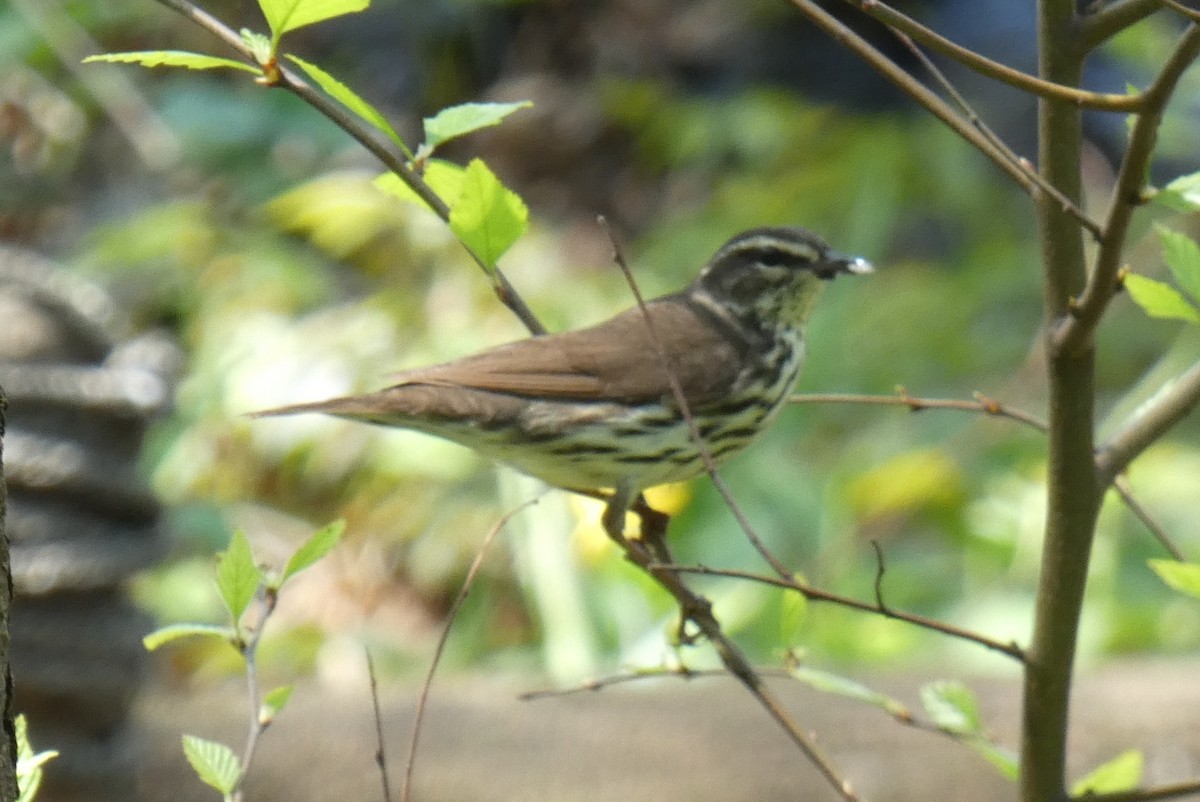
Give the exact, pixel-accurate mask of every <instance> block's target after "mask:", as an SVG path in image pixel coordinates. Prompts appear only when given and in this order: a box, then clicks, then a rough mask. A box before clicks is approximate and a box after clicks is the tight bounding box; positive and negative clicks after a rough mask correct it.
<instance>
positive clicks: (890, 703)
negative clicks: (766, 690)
mask: <svg viewBox="0 0 1200 802" xmlns="http://www.w3.org/2000/svg"><path fill="white" fill-rule="evenodd" d="M788 673H789V674H791V675H792V676H793V677H795V678H796V679H798V680H800V681H801V682H803V683H804V684H805V685H808V686H809V687H812V688H816V689H817V690H818V691H823V692H825V693H832V694H837V695H838V696H845V697H848V698H850V699H856V700H858V701H860V702H866V703H867V704H869V705H873V706H875V707H878V708H881V709H883V710H885V711H887V712H888V713H889V714H891V715H893V716H896V717H897V718H902V719H911V718H912V711H911V710H909V709H908V706H907V705H905V704H904V703H903V702H901V701H899V700H897V699H893V698H892V697H890V696H888V695H887V694H884V693H880V692H879V691H876V690H873V689H871V688H868V687H867V686H866V685H863V684H862V683H860V682H856V681H855V680H852V679H850V678H849V677H844V676H842V675H840V674H831V673H829V672H827V671H819V670H817V669H815V668H808V667H807V666H795V667H793V668H791V669H789V670H788Z"/></svg>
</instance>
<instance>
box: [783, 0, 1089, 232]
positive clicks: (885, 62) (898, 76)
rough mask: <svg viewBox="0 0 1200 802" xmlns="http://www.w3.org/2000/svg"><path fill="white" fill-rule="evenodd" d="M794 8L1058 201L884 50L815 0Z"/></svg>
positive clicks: (796, 0)
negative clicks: (855, 31)
mask: <svg viewBox="0 0 1200 802" xmlns="http://www.w3.org/2000/svg"><path fill="white" fill-rule="evenodd" d="M788 1H789V2H790V3H791V5H793V6H794V7H795V8H796V9H797V10H799V11H800V12H801V13H803V14H804V15H805V16H807V17H808V18H809V19H810V20H812V21H813V23H815V24H816V25H817V26H818V27H819V28H821V29H822V30H823V31H825V32H826V33H827V34H829V36H830V37H832V38H833V39H834V40H835V41H837V42H840V43H841V44H842V45H844V46H846V47H847V48H849V49H850V50H852V51H853V52H854V53H855V54H856V55H857V56H858V57H859V58H861V59H862V60H863V61H864V62H866V63H867V64H868V65H870V66H871V67H873V68H874V69H875V70H876V71H877V72H878V73H880V74H881V75H882V76H883V77H884V78H886V79H887V80H889V81H891V82H892V83H893V84H895V85H896V86H897V87H898V88H899V89H900V90H901V91H903V92H904V93H905V94H906V95H908V96H909V97H911V98H912V99H913V100H915V101H916V102H917V103H919V104H920V105H922V106H924V107H925V109H926V110H927V111H928V112H930V113H931V114H932V115H933V116H935V117H937V118H938V119H939V120H941V121H942V122H943V123H945V124H946V125H947V126H949V127H950V129H951V130H953V131H954V132H955V133H957V134H958V135H959V136H961V137H962V138H963V139H965V140H967V142H969V143H970V144H972V145H974V146H975V148H976V149H977V150H979V152H980V153H982V154H983V155H984V156H986V157H988V158H989V159H991V161H992V163H993V164H995V165H996V166H997V167H999V168H1000V170H1001V171H1003V172H1004V173H1006V174H1007V175H1008V176H1009V178H1011V179H1012V180H1013V181H1015V182H1016V183H1017V185H1018V186H1020V187H1021V189H1022V190H1024V191H1025V192H1026V193H1027V194H1028V195H1029V196H1030V197H1032V198H1034V199H1035V200H1036V199H1037V198H1038V197H1039V196H1041V195H1042V194H1049V195H1050V196H1051V197H1053V198H1055V200H1056V201H1058V202H1059V203H1061V202H1062V201H1061V200H1060V198H1062V193H1061V192H1059V191H1058V190H1057V189H1056V188H1054V187H1052V185H1049V184H1047V183H1046V182H1045V181H1044V180H1042V178H1041V177H1040V176H1038V175H1037V174H1036V173H1035V172H1034V171H1032V170H1030V169H1028V168H1027V167H1025V166H1023V165H1021V164H1016V163H1013V162H1012V161H1011V160H1010V159H1009V158H1008V157H1007V156H1006V155H1005V154H1004V153H1003V152H1002V151H1000V150H998V149H997V148H996V147H995V145H993V144H992V143H991V142H989V141H988V139H987V137H985V136H983V135H982V134H980V133H979V131H977V130H976V129H975V128H974V127H973V126H972V125H971V123H970V122H968V121H967V120H964V119H963V118H962V117H961V116H959V115H958V114H957V113H955V111H954V109H952V108H950V106H949V104H947V103H946V102H945V101H944V100H942V99H941V98H940V97H938V96H937V95H936V94H935V93H934V92H933V91H931V90H930V89H929V88H928V87H926V86H925V85H924V84H922V83H921V82H920V81H918V80H917V79H915V78H913V77H912V76H911V75H909V74H908V73H907V72H905V71H904V70H903V69H901V68H900V66H899V65H897V64H896V63H895V62H893V61H892V60H891V59H889V58H888V57H887V56H885V55H883V53H881V52H879V50H877V49H876V48H875V47H872V46H871V44H870V43H868V42H867V41H866V40H865V39H863V38H862V37H861V36H859V35H858V34H856V33H854V31H852V30H850V29H849V28H848V27H846V26H845V25H843V24H842V23H841V22H839V21H838V20H837V19H836V18H835V17H833V16H832V15H831V14H829V13H828V12H827V11H825V10H824V9H823V8H821V7H820V6H819V5H818V4H817V3H816V1H815V0H788ZM1062 208H1063V210H1064V211H1066V212H1068V213H1070V214H1071V215H1072V216H1073V217H1074V218H1075V219H1076V220H1078V221H1079V222H1080V223H1081V224H1082V225H1084V226H1085V227H1089V228H1090V227H1091V225H1092V224H1091V222H1090V220H1089V219H1088V218H1087V216H1086V215H1084V214H1082V212H1081V210H1080V209H1079V207H1078V206H1077V205H1076V204H1074V203H1070V202H1068V203H1066V204H1063V206H1062Z"/></svg>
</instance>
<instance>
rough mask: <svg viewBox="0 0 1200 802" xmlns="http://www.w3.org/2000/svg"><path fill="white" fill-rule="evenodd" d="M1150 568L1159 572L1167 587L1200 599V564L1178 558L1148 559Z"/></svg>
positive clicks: (1159, 576)
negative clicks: (1179, 560) (1181, 560)
mask: <svg viewBox="0 0 1200 802" xmlns="http://www.w3.org/2000/svg"><path fill="white" fill-rule="evenodd" d="M1146 562H1147V563H1148V564H1149V566H1150V570H1152V571H1154V573H1156V574H1158V578H1159V579H1161V580H1162V581H1163V582H1165V583H1166V585H1167V587H1169V588H1171V589H1172V590H1177V591H1179V592H1180V593H1184V594H1187V595H1188V596H1194V597H1195V598H1197V599H1200V565H1197V564H1196V563H1184V562H1178V561H1176V560H1147V561H1146Z"/></svg>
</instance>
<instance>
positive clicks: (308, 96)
mask: <svg viewBox="0 0 1200 802" xmlns="http://www.w3.org/2000/svg"><path fill="white" fill-rule="evenodd" d="M158 2H159V3H161V4H163V5H164V6H167V7H168V8H171V9H173V10H174V11H177V12H179V13H180V14H182V15H184V16H185V17H187V18H188V19H190V20H192V21H193V22H195V23H196V24H197V25H199V26H201V27H202V28H204V29H205V30H207V31H208V32H210V33H212V34H213V35H214V36H216V37H217V38H219V39H220V40H221V41H223V42H224V43H225V44H227V45H228V46H229V47H231V48H233V49H234V50H235V51H236V52H237V53H238V54H239V55H240V56H242V58H244V59H246V60H247V61H249V62H250V63H251V64H255V65H256V66H259V67H262V66H263V65H260V64H258V62H257V61H256V60H255V58H254V54H253V52H252V51H251V50H250V48H249V47H248V46H247V45H246V43H245V42H243V41H242V39H241V37H240V36H238V34H237V33H236V32H235V31H234V30H233V29H232V28H230V27H229V26H227V25H225V23H223V22H221V20H219V19H217V18H216V17H214V16H213V15H211V14H209V13H208V12H206V11H204V10H203V9H200V8H198V7H197V6H195V5H193V4H192V3H191V2H188V0H158ZM272 66H273V67H274V69H273V70H272V71H271V75H272V77H273V78H274V77H275V76H278V78H277V80H275V81H274V82H273V83H271V84H269V85H271V86H277V87H280V88H282V89H286V90H287V91H289V92H291V93H292V94H294V95H296V96H297V97H299V98H301V99H302V100H303V101H304V102H305V103H308V104H309V105H310V106H312V107H313V108H315V109H316V110H317V111H319V112H321V113H322V114H324V115H325V116H326V117H328V118H329V119H330V120H331V121H332V122H333V123H334V124H335V125H337V126H338V127H339V128H341V129H342V130H343V131H345V132H346V133H347V134H349V135H350V136H351V137H353V138H354V139H355V140H356V141H357V142H358V143H359V144H361V145H362V146H363V147H365V148H366V149H367V150H368V151H370V153H371V154H372V155H373V156H375V158H377V159H379V160H380V161H381V162H383V164H384V165H385V166H386V167H387V168H388V169H389V170H391V171H392V172H393V173H395V174H396V175H397V176H399V177H400V180H402V181H403V182H404V183H405V184H407V185H408V187H409V188H410V189H412V191H413V192H415V193H416V194H417V197H419V198H420V199H421V200H422V201H424V202H425V204H426V205H427V206H428V207H429V209H430V210H431V211H432V212H433V213H434V214H436V215H437V216H438V217H440V218H441V219H442V220H443V221H445V222H447V223H448V222H449V220H450V207H449V206H447V205H446V202H445V201H444V200H442V199H441V197H439V196H438V194H437V193H436V192H434V191H433V189H432V188H431V187H430V186H429V185H428V184H427V183H425V180H424V179H422V178H421V176H419V175H418V174H417V173H416V172H415V171H414V170H413V169H412V168H411V167H409V165H408V164H407V163H406V162H405V160H404V158H403V156H402V155H401V154H398V153H396V151H395V150H394V149H393V146H392V144H391V143H390V141H385V138H384V137H383V136H381V135H380V133H379V132H378V131H376V130H375V129H374V128H373V127H372V126H370V125H368V124H367V123H365V122H364V121H362V120H361V119H360V118H359V117H358V116H356V115H354V114H352V113H350V112H349V111H347V110H346V109H345V108H344V107H343V106H341V105H340V104H338V103H337V102H336V101H334V100H332V99H331V98H329V97H328V96H326V95H325V94H323V93H321V92H319V91H317V90H316V89H314V88H313V87H312V86H310V85H309V84H308V83H307V82H306V81H305V80H304V79H303V78H301V77H300V76H299V75H297V74H296V73H295V72H294V71H292V70H291V69H289V68H288V67H286V66H284V65H282V64H278V63H277V64H274V65H272ZM460 244H461V243H460ZM463 249H464V250H466V252H467V253H468V254H469V255H470V257H471V259H472V260H473V261H474V262H475V263H476V264H477V265H478V266H479V268H480V269H481V270H482V271H483V272H484V275H486V276H487V277H488V279H489V281H490V282H491V284H492V291H493V292H494V293H495V294H496V297H497V298H498V299H499V300H500V302H501V303H502V304H504V305H505V306H506V307H508V309H509V310H510V311H512V313H513V314H514V315H516V316H517V318H518V319H519V320H520V321H521V323H523V324H524V325H525V328H527V329H528V330H529V332H530V333H531V334H535V335H536V334H544V333H545V332H546V329H545V327H544V326H543V325H542V324H541V322H540V321H539V320H538V319H537V316H536V315H534V314H533V311H532V310H531V309H530V308H529V307H528V305H527V304H526V303H525V300H524V299H523V298H521V296H520V295H519V294H518V293H517V291H516V290H515V289H514V288H513V286H512V284H510V283H509V281H508V279H507V278H506V277H505V275H504V274H503V273H501V272H500V269H499V268H498V267H495V266H490V265H488V264H487V263H486V262H484V260H483V259H482V258H480V256H479V255H478V254H476V253H475V252H474V251H473V250H471V249H470V248H468V247H467V246H466V245H465V244H463Z"/></svg>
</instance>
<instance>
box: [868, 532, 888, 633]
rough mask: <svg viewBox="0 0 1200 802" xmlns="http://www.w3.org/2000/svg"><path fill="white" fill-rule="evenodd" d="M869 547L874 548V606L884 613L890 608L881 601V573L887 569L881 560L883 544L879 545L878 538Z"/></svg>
mask: <svg viewBox="0 0 1200 802" xmlns="http://www.w3.org/2000/svg"><path fill="white" fill-rule="evenodd" d="M871 548H872V549H874V550H875V606H876V607H878V608H879V611H880V612H881V613H884V614H885V615H886V614H887V613H889V612H890V610H889V609H888V606H887V605H886V604H884V603H883V575H884V573H885V572H886V571H887V566H886V564H885V563H884V561H883V546H880V545H879V541H878V540H872V541H871Z"/></svg>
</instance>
